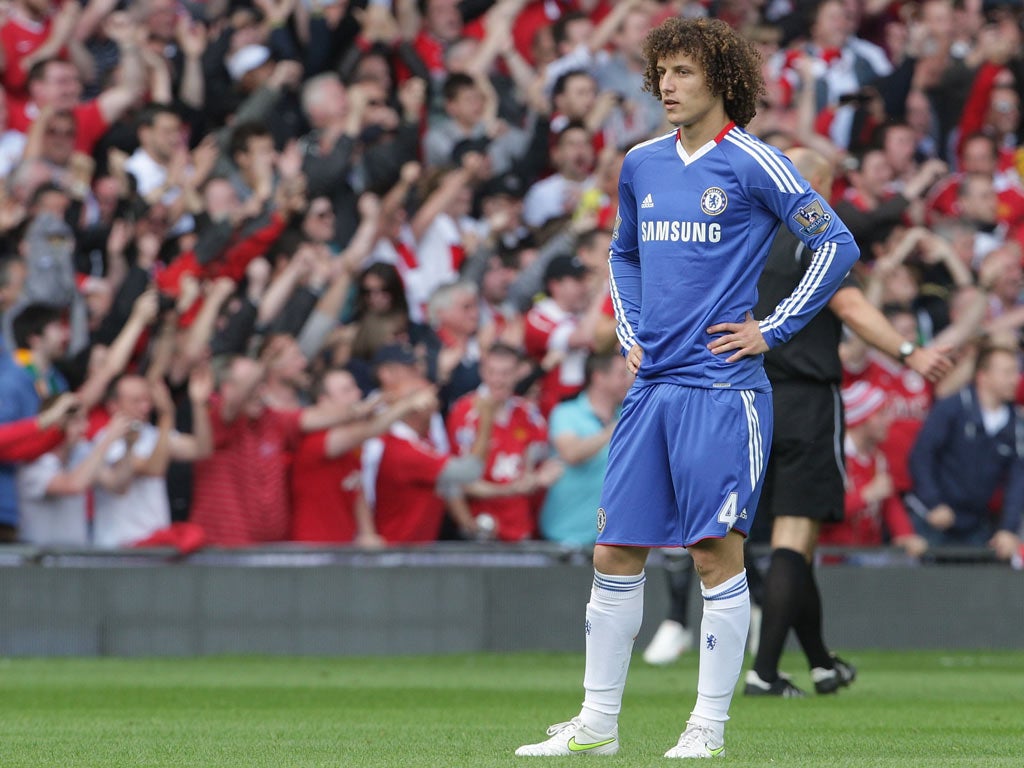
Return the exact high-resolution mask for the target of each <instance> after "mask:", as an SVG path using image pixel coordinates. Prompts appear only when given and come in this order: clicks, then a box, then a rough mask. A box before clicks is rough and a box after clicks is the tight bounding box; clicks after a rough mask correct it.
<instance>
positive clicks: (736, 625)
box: [690, 570, 750, 736]
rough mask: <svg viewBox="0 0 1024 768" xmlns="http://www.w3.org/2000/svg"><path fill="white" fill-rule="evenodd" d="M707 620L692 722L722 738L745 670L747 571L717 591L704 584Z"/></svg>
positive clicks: (702, 630)
mask: <svg viewBox="0 0 1024 768" xmlns="http://www.w3.org/2000/svg"><path fill="white" fill-rule="evenodd" d="M701 594H702V595H703V596H704V618H703V620H702V621H701V624H700V638H698V639H697V642H699V644H700V672H699V674H698V676H697V704H696V706H695V707H694V708H693V712H691V713H690V714H691V717H690V720H691V722H697V723H698V724H700V725H705V726H708V727H709V728H712V729H714V731H715V732H716V733H717V734H718V735H719V736H722V735H723V733H724V731H725V721H726V720H728V719H729V704H730V703H732V694H733V691H734V690H735V689H736V681H737V680H739V676H740V671H741V670H742V668H743V651H744V648H745V646H746V644H747V629H748V627H749V625H750V592H749V590H748V589H747V572H746V571H745V570H744V571H743V572H742V573H739V574H737V575H736V576H733V577H732V578H731V579H729V580H728V581H725V582H723V583H722V584H719V585H718V586H717V587H715V588H714V589H707V588H705V587H704V585H703V584H701Z"/></svg>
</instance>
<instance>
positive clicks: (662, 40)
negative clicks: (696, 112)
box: [643, 18, 765, 128]
mask: <svg viewBox="0 0 1024 768" xmlns="http://www.w3.org/2000/svg"><path fill="white" fill-rule="evenodd" d="M643 52H644V57H645V58H646V59H647V69H646V70H645V71H644V90H645V91H649V92H650V93H652V94H654V97H655V98H656V99H657V100H658V101H661V88H660V87H659V86H658V82H659V79H660V78H659V77H658V60H659V59H663V58H665V57H668V56H675V55H677V54H680V53H681V54H684V55H686V56H689V57H691V58H693V59H694V60H695V61H697V62H699V63H700V65H701V67H702V68H703V69H704V76H705V77H706V78H707V83H708V87H709V88H710V89H711V93H712V94H714V95H715V96H718V95H721V96H722V101H723V104H724V106H725V113H726V114H727V115H728V116H729V119H730V120H732V121H733V122H735V123H736V125H738V126H740V127H741V128H742V127H744V126H746V125H747V123H749V122H750V121H751V120H752V119H753V117H754V113H756V112H757V101H758V97H760V96H761V95H762V94H763V93H764V92H765V87H764V78H763V77H762V75H761V54H760V52H759V51H758V50H757V49H756V48H755V47H754V46H753V45H752V44H751V43H750V42H749V41H748V40H745V39H743V38H742V37H741V36H740V35H739V34H738V33H737V32H736V31H735V30H734V29H733V28H732V27H730V26H729V25H728V24H726V23H725V22H724V21H721V20H720V19H679V18H670V19H666V20H665V21H664V22H662V23H661V24H659V25H658V26H657V27H655V28H654V29H652V30H651V31H650V32H649V33H648V34H647V38H646V39H645V40H644V45H643Z"/></svg>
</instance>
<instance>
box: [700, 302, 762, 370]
mask: <svg viewBox="0 0 1024 768" xmlns="http://www.w3.org/2000/svg"><path fill="white" fill-rule="evenodd" d="M708 333H709V334H711V335H712V336H714V335H715V334H719V333H720V334H722V335H721V336H719V337H718V338H717V339H712V340H711V343H710V344H708V349H709V350H711V352H712V353H713V354H716V355H720V354H722V353H723V352H732V353H733V354H732V355H730V356H729V357H728V358H726V362H727V363H735V362H736V361H737V360H739V359H741V358H744V357H753V356H754V355H763V354H764V353H765V352H767V351H768V343H767V342H766V341H765V340H764V336H763V335H761V327H760V325H759V324H758V322H757V320H755V319H754V315H753V313H752V312H747V316H746V318H745V319H744V320H743V322H742V323H718V324H717V325H712V326H711V327H710V328H708Z"/></svg>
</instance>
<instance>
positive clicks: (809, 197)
mask: <svg viewBox="0 0 1024 768" xmlns="http://www.w3.org/2000/svg"><path fill="white" fill-rule="evenodd" d="M767 157H768V158H769V159H768V160H767V161H766V162H765V166H764V167H765V170H766V171H768V173H769V174H774V176H777V179H778V180H777V183H776V184H775V185H772V186H766V187H764V188H755V189H753V190H752V192H753V193H754V195H755V196H756V197H757V198H759V199H760V200H761V202H762V204H764V205H765V206H766V207H767V208H768V209H769V210H771V211H772V212H773V213H774V214H775V215H776V216H778V217H779V220H780V221H782V222H783V223H784V224H785V226H787V227H789V230H790V231H791V232H792V233H793V234H794V235H796V236H797V237H799V238H800V239H801V240H802V241H803V242H804V244H805V245H806V246H807V247H808V249H810V250H811V251H812V252H813V254H814V255H813V256H812V257H811V263H810V266H809V267H808V268H807V271H806V272H805V273H804V276H803V277H802V278H801V279H800V282H799V283H798V284H797V286H796V288H795V289H793V292H792V293H791V294H790V295H789V296H788V297H786V298H785V299H783V300H782V301H781V302H779V304H778V306H777V307H775V309H774V310H773V311H772V313H771V314H769V315H768V317H766V318H764V319H763V320H761V322H760V329H761V334H762V335H763V336H764V340H765V342H766V343H767V344H768V347H769V348H772V347H776V346H778V345H779V344H782V343H784V342H786V341H788V340H789V339H791V338H793V336H794V335H795V334H796V333H797V332H798V331H799V330H800V329H801V328H803V327H804V326H805V325H807V323H808V322H810V320H811V318H813V317H814V316H815V315H816V314H817V313H818V312H819V311H820V310H821V309H822V308H823V307H824V306H825V305H826V304H827V303H828V302H829V300H830V299H831V298H832V295H833V294H834V293H835V292H836V289H838V288H839V286H840V284H841V283H842V281H843V279H844V278H845V277H846V275H847V273H848V272H849V271H850V268H851V267H852V266H853V265H854V263H855V262H856V261H857V259H858V258H859V257H860V249H859V248H858V247H857V243H856V241H855V240H854V238H853V235H852V234H851V232H850V230H849V229H848V228H847V226H846V224H845V223H843V221H842V219H840V218H839V217H838V216H837V215H836V212H835V211H833V210H832V208H831V207H830V206H829V204H828V203H827V202H826V201H825V200H824V199H823V198H822V197H821V196H820V195H819V194H818V193H817V192H815V191H813V190H812V189H810V187H809V186H808V184H807V182H806V181H803V180H802V179H799V177H797V176H796V175H795V171H794V169H793V168H792V164H791V163H790V162H789V160H788V158H785V157H782V156H779V157H777V158H771V156H770V155H769V156H767ZM798 179H799V180H798Z"/></svg>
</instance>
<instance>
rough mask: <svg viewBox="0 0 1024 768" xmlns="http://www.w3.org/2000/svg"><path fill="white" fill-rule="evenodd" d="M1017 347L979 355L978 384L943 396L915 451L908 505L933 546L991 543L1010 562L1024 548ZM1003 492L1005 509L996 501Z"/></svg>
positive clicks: (1023, 431) (1023, 425)
mask: <svg viewBox="0 0 1024 768" xmlns="http://www.w3.org/2000/svg"><path fill="white" fill-rule="evenodd" d="M1019 380H1020V363H1019V361H1018V359H1017V350H1015V349H1010V348H1008V347H997V346H990V347H987V348H985V349H983V350H982V351H981V352H980V353H979V354H978V362H977V366H976V368H975V373H974V383H973V384H972V385H971V386H969V387H966V388H964V389H962V390H961V391H960V392H958V393H957V394H955V395H952V396H951V397H947V398H945V399H944V400H940V401H938V402H937V403H936V404H935V406H934V407H933V408H932V410H931V412H930V413H929V414H928V418H927V419H926V420H925V422H924V426H923V427H922V428H921V432H920V433H919V434H918V437H917V442H916V443H915V444H914V448H913V450H912V451H911V454H910V472H911V475H912V476H913V480H914V490H913V492H912V493H911V494H908V504H907V506H908V509H909V510H910V511H911V512H912V513H913V515H914V524H915V526H916V527H917V530H918V533H920V534H921V535H922V536H924V537H925V538H926V539H927V540H928V542H929V544H931V545H932V546H943V545H947V546H948V545H978V546H985V545H988V546H989V547H991V548H992V549H993V550H995V553H996V556H997V557H999V558H1001V559H1003V560H1007V559H1009V558H1010V557H1011V556H1013V555H1014V554H1015V553H1017V552H1018V551H1019V550H1020V545H1021V543H1020V537H1019V534H1020V521H1021V510H1022V509H1024V419H1022V418H1021V416H1020V414H1019V413H1018V412H1017V409H1016V408H1015V407H1014V405H1013V400H1014V395H1015V393H1016V391H1017V385H1018V382H1019ZM997 492H1001V493H1002V508H1001V510H1000V512H999V514H997V515H993V514H992V510H991V508H990V504H991V503H992V500H993V497H994V496H995V495H996V493H997Z"/></svg>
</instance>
